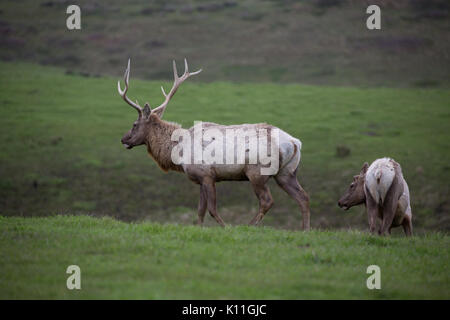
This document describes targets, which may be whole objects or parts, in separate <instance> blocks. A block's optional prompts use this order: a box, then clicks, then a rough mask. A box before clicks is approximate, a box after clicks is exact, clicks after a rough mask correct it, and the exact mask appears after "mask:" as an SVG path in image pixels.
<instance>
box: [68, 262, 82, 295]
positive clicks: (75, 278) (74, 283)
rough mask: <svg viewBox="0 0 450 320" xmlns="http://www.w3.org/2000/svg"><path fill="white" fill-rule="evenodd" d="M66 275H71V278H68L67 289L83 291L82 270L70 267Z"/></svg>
mask: <svg viewBox="0 0 450 320" xmlns="http://www.w3.org/2000/svg"><path fill="white" fill-rule="evenodd" d="M66 273H67V274H70V276H69V277H68V278H67V281H66V286H67V289H69V290H73V289H77V290H80V289H81V269H80V267H79V266H77V265H70V266H68V267H67V269H66Z"/></svg>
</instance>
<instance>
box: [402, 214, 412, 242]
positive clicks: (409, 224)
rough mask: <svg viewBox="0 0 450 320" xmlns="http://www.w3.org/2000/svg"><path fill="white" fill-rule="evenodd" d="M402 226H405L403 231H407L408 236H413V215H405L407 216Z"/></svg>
mask: <svg viewBox="0 0 450 320" xmlns="http://www.w3.org/2000/svg"><path fill="white" fill-rule="evenodd" d="M402 227H403V231H405V235H406V236H407V237H411V236H412V221H411V217H410V216H407V215H405V218H404V219H403V222H402Z"/></svg>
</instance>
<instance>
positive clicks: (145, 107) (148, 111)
mask: <svg viewBox="0 0 450 320" xmlns="http://www.w3.org/2000/svg"><path fill="white" fill-rule="evenodd" d="M150 113H152V109H150V105H149V104H148V102H147V103H146V104H145V106H144V117H145V119H147V118H148V117H149V115H150Z"/></svg>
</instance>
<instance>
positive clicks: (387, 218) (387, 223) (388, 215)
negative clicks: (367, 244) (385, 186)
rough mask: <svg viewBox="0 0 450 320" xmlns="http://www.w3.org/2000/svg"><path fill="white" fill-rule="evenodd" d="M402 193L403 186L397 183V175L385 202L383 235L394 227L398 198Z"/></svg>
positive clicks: (381, 232)
mask: <svg viewBox="0 0 450 320" xmlns="http://www.w3.org/2000/svg"><path fill="white" fill-rule="evenodd" d="M402 193H403V186H402V185H399V184H398V183H397V177H395V178H394V181H393V182H392V186H391V188H390V189H389V191H388V193H387V195H386V198H385V199H384V203H383V222H382V223H381V229H380V235H382V236H384V235H385V234H386V232H387V231H388V229H389V228H391V227H392V223H393V221H394V218H395V214H396V212H397V207H398V204H399V203H398V200H399V199H400V196H401V195H402Z"/></svg>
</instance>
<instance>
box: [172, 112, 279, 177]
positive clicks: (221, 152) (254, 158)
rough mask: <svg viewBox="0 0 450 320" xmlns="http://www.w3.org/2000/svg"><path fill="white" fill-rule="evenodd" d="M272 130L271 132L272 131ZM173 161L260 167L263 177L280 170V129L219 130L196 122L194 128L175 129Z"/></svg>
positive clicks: (231, 128)
mask: <svg viewBox="0 0 450 320" xmlns="http://www.w3.org/2000/svg"><path fill="white" fill-rule="evenodd" d="M269 131H270V132H269ZM171 140H172V141H174V142H177V144H176V145H175V146H174V147H173V148H172V153H171V159H172V162H173V163H175V164H179V165H183V164H185V165H189V164H199V165H222V164H226V165H245V164H255V165H256V164H257V165H261V169H260V171H261V174H262V175H273V174H276V173H277V172H278V169H279V140H280V138H279V129H277V128H273V127H271V128H267V127H264V126H262V127H258V126H249V127H245V126H239V127H235V128H233V127H217V126H211V127H208V125H205V126H204V125H203V122H201V121H196V122H195V123H194V126H193V127H192V129H183V128H179V129H176V130H175V131H174V132H173V133H172V137H171Z"/></svg>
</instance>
